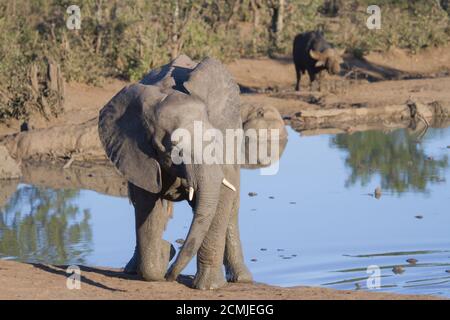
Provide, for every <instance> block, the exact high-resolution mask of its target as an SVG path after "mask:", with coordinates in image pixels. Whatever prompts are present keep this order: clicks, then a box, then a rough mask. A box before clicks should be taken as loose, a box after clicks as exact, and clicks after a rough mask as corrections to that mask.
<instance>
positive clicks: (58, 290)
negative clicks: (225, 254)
mask: <svg viewBox="0 0 450 320" xmlns="http://www.w3.org/2000/svg"><path fill="white" fill-rule="evenodd" d="M65 270H66V267H64V266H52V265H44V264H34V265H33V264H24V263H18V262H13V261H2V260H0V288H1V290H0V299H58V300H60V299H97V300H101V299H151V300H155V299H173V300H183V299H193V300H203V299H218V300H226V299H248V300H251V299H261V300H262V299H267V300H286V299H288V300H294V299H308V300H316V299H343V300H356V299H366V300H367V299H370V300H372V299H376V300H380V299H385V300H386V299H388V300H405V299H407V300H411V299H420V300H431V299H439V298H438V297H432V296H419V295H398V294H386V293H377V292H364V291H345V290H342V291H338V290H332V289H325V288H312V287H292V288H281V287H275V286H269V285H265V284H228V285H227V286H226V287H224V288H222V289H219V290H213V291H200V290H193V289H190V288H189V284H190V282H191V281H192V279H191V278H190V277H187V276H182V277H181V279H180V281H181V282H182V283H177V282H170V283H169V282H145V281H140V280H139V279H137V277H135V276H129V275H125V274H123V273H122V272H121V270H118V269H106V268H97V267H87V266H81V281H82V283H81V289H80V290H68V289H67V287H66V281H67V274H66V272H65Z"/></svg>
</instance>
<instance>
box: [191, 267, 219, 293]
mask: <svg viewBox="0 0 450 320" xmlns="http://www.w3.org/2000/svg"><path fill="white" fill-rule="evenodd" d="M226 283H227V282H226V281H225V277H224V276H223V271H222V267H221V266H219V267H210V266H204V267H200V268H199V269H198V270H197V274H196V275H195V278H194V283H193V284H192V287H193V288H195V289H200V290H213V289H218V288H221V287H223V286H224V285H225V284H226Z"/></svg>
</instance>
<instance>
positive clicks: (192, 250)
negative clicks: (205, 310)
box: [166, 175, 222, 281]
mask: <svg viewBox="0 0 450 320" xmlns="http://www.w3.org/2000/svg"><path fill="white" fill-rule="evenodd" d="M218 178H219V177H218V176H217V175H216V177H214V180H213V181H211V179H205V180H206V181H205V180H203V179H202V180H203V181H205V182H197V183H198V187H197V189H196V190H195V198H194V200H195V207H194V218H193V220H192V224H191V228H190V229H189V233H188V235H187V238H186V241H185V242H184V244H183V247H182V249H181V251H180V253H179V254H178V257H177V259H176V261H175V262H174V263H173V264H172V266H171V267H170V269H169V271H168V272H167V276H166V279H167V280H169V281H174V280H176V278H177V277H178V275H179V274H180V273H181V271H182V270H183V269H184V268H185V267H186V266H187V264H188V263H189V261H191V259H192V258H193V257H194V255H196V254H197V251H198V250H199V249H200V246H201V245H202V242H203V239H204V238H205V236H206V234H207V232H208V230H209V227H210V226H211V223H212V221H213V219H214V216H215V214H216V208H217V204H218V202H219V193H220V186H221V181H222V179H221V178H220V180H218Z"/></svg>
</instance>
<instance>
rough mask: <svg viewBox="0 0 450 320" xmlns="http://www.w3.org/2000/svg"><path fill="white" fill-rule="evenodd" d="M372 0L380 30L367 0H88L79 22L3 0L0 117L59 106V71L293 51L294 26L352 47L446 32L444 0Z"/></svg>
mask: <svg viewBox="0 0 450 320" xmlns="http://www.w3.org/2000/svg"><path fill="white" fill-rule="evenodd" d="M377 3H378V5H379V6H380V7H381V9H382V28H381V29H380V30H369V29H367V28H366V20H367V18H368V14H367V12H366V9H367V6H368V5H369V4H372V3H371V1H368V0H351V1H343V0H297V1H295V0H290V1H289V0H285V1H282V0H229V1H227V0H219V1H212V0H197V1H187V0H186V1H185V0H171V1H161V0H153V1H143V0H139V1H134V0H133V1H132V0H121V1H119V0H111V1H106V0H84V1H80V2H79V3H78V5H79V6H80V9H81V28H80V29H79V30H70V29H68V28H67V26H66V22H67V19H68V18H69V14H68V13H67V12H66V9H67V8H68V7H69V6H70V5H71V4H73V2H72V1H65V0H35V1H28V0H7V1H4V2H2V3H1V4H0V28H1V29H2V31H3V32H2V33H1V34H0V61H1V62H0V121H1V120H2V119H7V118H18V119H26V118H27V117H28V116H29V114H30V112H32V111H33V110H38V111H40V112H42V113H44V114H46V115H51V114H55V113H58V112H62V103H61V98H62V97H63V95H64V93H63V87H62V86H61V85H60V83H61V79H62V77H63V76H64V78H65V79H66V80H69V81H78V82H84V83H89V84H98V83H99V82H100V81H101V79H102V78H105V77H118V78H123V79H126V80H136V79H139V78H140V77H141V76H142V75H143V74H144V73H145V72H147V71H148V70H149V69H150V68H152V67H154V66H158V65H161V64H163V63H166V62H167V61H168V60H169V59H170V58H172V57H175V56H176V55H178V54H179V53H180V52H183V53H186V54H188V55H190V56H191V57H193V58H195V59H199V58H202V57H204V56H206V55H212V56H215V57H217V58H219V59H221V60H224V61H230V60H232V59H235V58H241V57H258V56H273V55H276V54H289V53H290V51H291V42H292V39H293V38H294V36H295V34H297V33H299V32H302V31H306V30H311V29H321V30H323V31H324V32H325V34H326V37H327V38H328V39H329V40H330V41H331V42H333V43H334V44H335V45H337V46H339V47H342V48H346V49H347V51H348V52H351V53H354V54H355V55H357V56H363V55H364V54H366V53H367V52H370V51H374V50H386V49H388V48H390V47H399V48H406V49H409V50H411V51H418V50H420V49H422V48H426V47H432V46H439V45H442V44H445V43H446V42H447V41H448V39H449V37H450V27H449V26H450V23H449V16H448V12H449V11H448V10H449V8H448V1H446V0H441V1H418V0H415V1H407V0H379V1H377Z"/></svg>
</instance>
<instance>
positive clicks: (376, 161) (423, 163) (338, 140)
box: [331, 130, 448, 194]
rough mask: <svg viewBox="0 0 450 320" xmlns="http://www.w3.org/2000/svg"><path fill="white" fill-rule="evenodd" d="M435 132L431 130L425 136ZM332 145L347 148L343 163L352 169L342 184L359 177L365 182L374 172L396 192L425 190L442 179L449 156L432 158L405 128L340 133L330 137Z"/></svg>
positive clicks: (356, 180) (350, 183) (385, 184)
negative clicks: (385, 131) (388, 131)
mask: <svg viewBox="0 0 450 320" xmlns="http://www.w3.org/2000/svg"><path fill="white" fill-rule="evenodd" d="M434 134H437V131H434V132H433V130H430V132H428V133H427V135H428V137H432V136H433V135H434ZM331 143H332V146H336V147H337V148H339V149H341V150H345V151H347V157H346V159H345V163H346V165H347V166H348V167H349V168H350V169H351V173H350V175H349V177H348V179H347V181H346V183H345V185H346V186H347V187H348V186H352V185H354V184H356V183H357V182H358V181H359V182H360V183H361V185H362V186H366V185H367V184H368V183H369V182H370V181H371V180H372V178H373V177H374V176H375V175H378V176H379V177H380V179H381V187H382V188H383V189H385V190H389V191H393V192H395V193H398V194H400V193H402V192H405V191H419V192H424V191H427V186H428V184H429V183H433V182H443V181H444V180H445V178H444V176H443V172H444V170H445V169H447V168H448V157H447V156H443V157H442V158H440V159H434V158H433V157H430V156H428V155H427V154H426V153H425V150H424V148H422V145H421V143H419V142H418V141H417V140H416V137H415V136H414V135H410V134H409V133H408V131H407V130H396V131H393V132H390V133H384V132H381V131H367V132H357V133H354V134H351V135H348V134H339V135H336V136H335V137H333V138H332V139H331Z"/></svg>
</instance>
